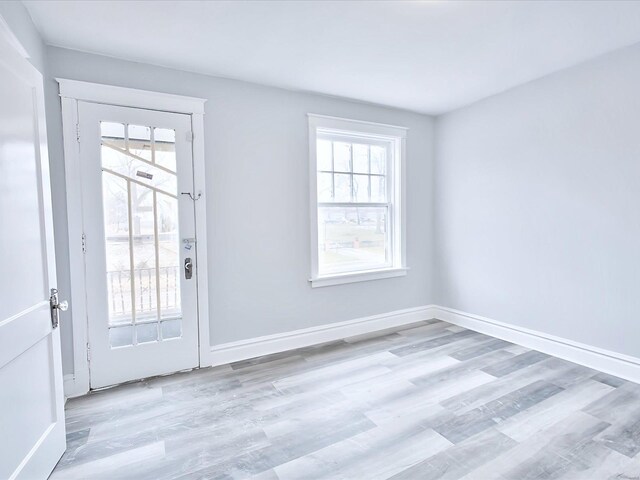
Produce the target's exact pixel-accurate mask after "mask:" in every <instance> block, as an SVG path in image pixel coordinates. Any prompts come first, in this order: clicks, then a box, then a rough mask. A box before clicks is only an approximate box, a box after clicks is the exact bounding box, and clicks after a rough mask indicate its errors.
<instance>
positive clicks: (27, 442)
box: [0, 18, 66, 479]
mask: <svg viewBox="0 0 640 480" xmlns="http://www.w3.org/2000/svg"><path fill="white" fill-rule="evenodd" d="M1 20H2V19H1V18H0V225H1V226H0V264H1V265H2V268H0V304H1V305H2V314H0V412H2V413H0V432H1V434H0V478H3V479H5V478H6V479H14V478H24V479H34V478H47V477H48V475H49V474H50V473H51V471H52V470H53V468H54V467H55V465H56V463H57V462H58V460H59V459H60V457H61V456H62V454H63V452H64V449H65V425H64V398H63V391H62V361H61V355H60V329H59V328H54V326H53V324H52V316H51V308H50V303H49V296H50V290H51V289H52V288H55V286H56V271H55V257H54V243H53V223H52V211H51V193H50V187H49V163H48V162H49V160H48V155H47V143H46V127H45V120H44V95H43V82H42V76H41V74H40V73H39V72H38V71H37V70H36V69H35V68H34V67H33V66H32V65H31V64H30V63H29V62H28V61H27V60H26V58H25V54H24V50H22V49H21V48H20V47H19V46H17V45H16V42H17V41H15V39H14V38H13V37H12V34H11V33H10V32H9V31H8V28H7V27H6V25H4V24H3V22H2V21H1ZM65 318H66V317H64V316H63V317H62V321H64V319H65Z"/></svg>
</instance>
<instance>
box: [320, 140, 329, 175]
mask: <svg viewBox="0 0 640 480" xmlns="http://www.w3.org/2000/svg"><path fill="white" fill-rule="evenodd" d="M317 155H318V170H326V171H331V170H332V167H331V142H330V141H329V140H318V153H317Z"/></svg>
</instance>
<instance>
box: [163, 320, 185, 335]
mask: <svg viewBox="0 0 640 480" xmlns="http://www.w3.org/2000/svg"><path fill="white" fill-rule="evenodd" d="M181 336H182V320H167V321H165V322H162V339H163V340H166V339H168V338H179V337H181Z"/></svg>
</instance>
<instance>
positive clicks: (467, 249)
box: [435, 46, 640, 356]
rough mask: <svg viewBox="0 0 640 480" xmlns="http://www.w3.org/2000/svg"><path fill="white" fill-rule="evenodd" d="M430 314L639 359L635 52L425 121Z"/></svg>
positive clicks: (639, 93) (639, 127)
mask: <svg viewBox="0 0 640 480" xmlns="http://www.w3.org/2000/svg"><path fill="white" fill-rule="evenodd" d="M436 137H437V147H436V158H437V164H436V169H435V192H436V193H435V215H436V219H435V222H436V226H435V232H436V237H435V241H436V258H437V260H436V271H437V280H436V284H437V285H438V288H437V292H436V301H437V303H439V304H441V305H445V306H448V307H453V308H456V309H460V310H463V311H466V312H471V313H474V314H478V315H483V316H487V317H490V318H492V319H495V320H498V321H503V322H507V323H511V324H515V325H518V326H522V327H527V328H530V329H535V330H538V331H542V332H546V333H549V334H553V335H558V336H561V337H565V338H568V339H572V340H575V341H579V342H584V343H587V344H590V345H594V346H598V347H601V348H605V349H609V350H613V351H616V352H621V353H626V354H630V355H634V356H640V342H639V341H638V339H639V338H640V335H639V334H640V322H639V321H638V319H639V318H640V294H639V292H638V288H639V287H640V46H634V47H631V48H626V49H623V50H618V51H616V52H614V53H612V54H608V55H606V56H603V57H600V58H598V59H596V60H594V61H591V62H588V63H585V64H582V65H580V66H577V67H574V68H571V69H567V70H564V71H562V72H560V73H557V74H553V75H551V76H548V77H545V78H543V79H540V80H537V81H534V82H532V83H529V84H526V85H524V86H521V87H518V88H515V89H513V90H510V91H508V92H506V93H503V94H500V95H497V96H495V97H492V98H489V99H486V100H484V101H481V102H479V103H476V104H475V105H472V106H470V107H468V108H465V109H462V110H459V111H456V112H453V113H450V114H447V115H444V116H443V117H440V118H438V120H437V127H436Z"/></svg>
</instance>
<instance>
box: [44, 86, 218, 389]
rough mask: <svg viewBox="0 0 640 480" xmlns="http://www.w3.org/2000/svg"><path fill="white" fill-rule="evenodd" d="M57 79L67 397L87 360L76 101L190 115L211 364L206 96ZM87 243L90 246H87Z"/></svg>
mask: <svg viewBox="0 0 640 480" xmlns="http://www.w3.org/2000/svg"><path fill="white" fill-rule="evenodd" d="M56 80H57V81H58V83H59V84H60V97H61V103H62V124H63V140H64V165H65V184H66V195H67V220H68V230H67V235H68V237H67V240H68V243H69V272H70V280H71V282H70V283H71V285H70V288H71V291H70V296H71V323H72V326H71V328H72V332H73V333H72V334H73V374H70V375H67V376H65V381H64V391H65V396H66V397H67V398H70V397H76V396H79V395H84V394H86V393H88V392H89V362H88V360H87V355H88V351H87V343H88V328H87V305H86V304H87V300H86V290H85V285H86V283H85V264H84V262H85V258H84V252H83V241H82V234H83V225H82V218H83V212H82V203H83V202H82V189H81V186H82V169H81V162H80V144H79V142H78V138H77V135H78V132H77V125H78V101H87V102H92V103H104V104H111V105H118V106H125V107H133V108H144V109H148V110H160V111H169V112H172V113H183V114H189V115H191V125H192V130H193V143H192V149H193V171H194V189H195V191H196V192H202V197H201V198H200V200H199V201H197V202H195V203H196V212H195V216H196V237H197V238H198V245H197V247H196V248H198V255H197V258H198V265H197V272H198V273H197V278H198V331H199V338H200V345H199V357H200V365H201V366H206V365H208V364H209V349H210V345H209V343H210V340H209V305H208V297H209V292H208V275H207V252H206V249H207V241H206V203H205V202H206V200H205V199H206V194H205V192H206V189H205V176H204V171H205V156H204V103H205V102H206V100H205V99H200V98H195V97H184V96H181V95H172V94H166V93H157V92H149V91H145V90H138V89H133V88H123V87H114V86H111V85H103V84H97V83H89V82H81V81H77V80H68V79H56ZM86 247H87V248H91V245H90V244H89V245H87V246H86Z"/></svg>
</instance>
